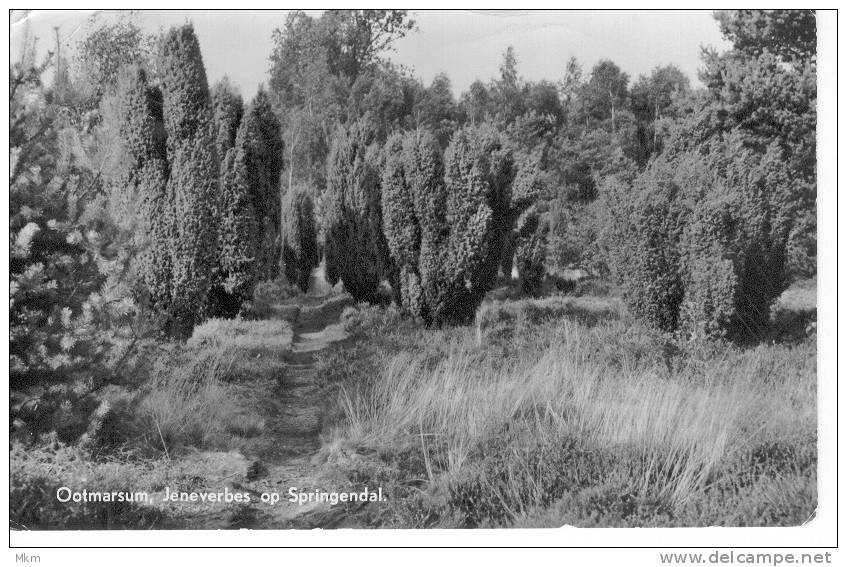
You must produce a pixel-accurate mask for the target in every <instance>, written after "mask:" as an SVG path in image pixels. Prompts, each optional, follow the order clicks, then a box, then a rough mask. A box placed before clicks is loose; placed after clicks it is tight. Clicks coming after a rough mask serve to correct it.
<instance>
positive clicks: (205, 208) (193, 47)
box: [161, 24, 220, 336]
mask: <svg viewBox="0 0 847 567" xmlns="http://www.w3.org/2000/svg"><path fill="white" fill-rule="evenodd" d="M161 66H162V69H161V73H162V99H163V100H162V102H163V116H164V123H165V130H166V131H167V151H168V158H169V161H170V166H171V171H170V177H169V179H168V192H169V193H170V194H171V195H172V198H173V211H174V219H175V222H174V224H175V227H174V231H173V232H174V234H173V238H172V241H171V254H172V269H173V278H172V309H171V312H172V316H173V327H172V332H173V334H175V335H177V336H185V335H187V334H189V333H190V332H191V329H192V328H193V326H194V325H195V324H196V323H197V322H198V321H199V320H200V319H201V318H202V317H203V316H204V305H205V303H206V300H207V297H206V296H207V294H208V292H209V289H210V286H211V284H212V275H213V270H214V266H215V252H216V249H217V230H216V229H217V226H216V219H215V215H214V213H215V211H216V209H217V206H216V205H217V202H218V199H219V196H220V191H219V180H218V172H219V164H218V157H217V152H216V149H215V127H214V120H213V114H212V104H211V99H210V96H209V86H208V83H207V81H206V70H205V69H204V67H203V60H202V57H201V55H200V45H199V44H198V42H197V36H196V35H195V34H194V28H193V27H192V26H191V25H190V24H187V25H184V26H182V27H179V28H173V29H171V31H170V32H168V34H167V35H166V36H165V39H164V43H163V48H162V58H161Z"/></svg>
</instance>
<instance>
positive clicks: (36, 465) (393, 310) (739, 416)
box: [8, 9, 836, 564]
mask: <svg viewBox="0 0 847 567" xmlns="http://www.w3.org/2000/svg"><path fill="white" fill-rule="evenodd" d="M824 18H826V19H827V20H831V21H832V23H833V25H831V26H829V28H828V29H830V30H834V29H835V25H834V22H835V18H836V14H835V13H829V14H825V13H824V11H819V12H816V11H815V10H809V9H779V10H764V9H755V10H753V9H739V10H731V9H725V10H706V9H701V10H685V11H683V10H679V11H673V10H664V11H650V10H578V11H570V10H493V9H492V10H414V9H327V10H309V9H306V10H296V9H285V10H176V9H174V10H152V9H151V10H131V9H111V10H67V9H64V10H27V9H15V10H10V15H9V39H10V41H9V49H10V52H9V162H8V168H9V194H8V206H9V210H8V214H9V217H8V218H9V255H8V273H9V288H8V289H9V301H8V305H9V314H8V321H9V337H10V339H9V340H10V342H9V372H8V388H9V470H8V473H9V489H10V493H9V501H8V505H9V529H10V538H11V540H12V541H13V542H14V541H15V538H17V537H27V538H28V539H27V540H26V541H29V542H38V541H45V542H46V541H48V539H47V538H49V537H53V535H54V534H55V532H67V533H66V535H67V536H72V535H73V534H77V533H78V534H80V536H79V537H82V538H84V537H85V534H86V533H89V532H98V533H101V534H103V535H102V537H103V538H104V539H103V540H102V542H101V543H99V544H98V543H95V544H92V545H108V543H106V542H107V541H108V538H109V537H111V535H112V533H114V532H150V531H152V532H156V533H160V532H168V531H174V530H180V531H189V532H191V535H192V536H193V535H195V534H197V533H200V534H201V535H202V533H206V534H207V535H206V540H204V541H206V542H207V543H206V544H205V545H215V541H214V540H215V538H218V537H228V536H226V535H221V536H218V535H213V534H218V533H220V534H225V533H227V532H239V533H242V534H245V533H248V534H249V533H253V532H257V531H284V532H285V533H286V536H285V537H287V538H289V539H287V540H286V541H289V542H290V541H294V540H292V539H291V538H295V540H296V538H297V537H299V536H298V535H297V534H298V533H303V534H306V533H307V532H309V531H312V530H316V529H318V530H320V532H319V533H327V532H332V531H334V530H338V531H344V530H355V531H356V532H362V533H364V532H369V531H384V532H386V531H391V530H416V531H417V532H420V533H425V532H428V531H432V530H453V533H456V530H460V529H463V530H466V531H468V530H470V532H474V531H478V530H492V529H494V530H501V531H502V533H504V534H507V533H509V532H511V531H513V530H528V531H527V533H530V531H531V532H532V533H535V531H536V530H545V529H546V530H548V531H547V532H543V533H548V534H553V535H555V533H556V532H555V531H552V529H554V528H562V527H564V526H570V527H571V528H572V529H571V531H568V532H565V533H569V534H571V535H570V536H568V537H569V540H568V541H570V542H573V541H574V538H581V537H583V535H582V534H591V533H592V532H594V531H596V530H592V529H591V528H619V530H616V531H613V532H605V533H606V536H605V537H606V538H608V539H609V540H610V541H611V539H612V538H614V537H616V536H615V535H609V534H610V533H611V534H615V533H620V534H624V533H627V531H628V530H627V528H715V527H720V528H736V529H738V530H733V531H732V533H735V534H736V540H735V541H740V542H742V543H740V544H738V545H743V541H744V539H743V538H744V535H743V534H744V531H743V530H744V529H752V528H797V529H798V530H802V529H807V528H804V526H811V525H813V524H815V525H817V526H819V527H820V526H821V522H822V521H821V520H820V518H819V517H818V514H819V509H820V506H821V505H822V504H821V503H822V500H825V499H827V500H828V501H829V502H830V505H831V506H830V508H829V510H830V513H831V514H833V516H832V518H830V519H834V513H835V512H834V507H835V492H834V487H835V484H834V475H835V466H836V461H835V444H834V440H835V430H834V423H835V421H834V419H835V398H834V396H828V397H826V398H824V397H820V396H819V394H820V387H819V386H820V383H821V382H823V381H824V380H825V381H827V382H828V383H829V384H831V385H832V389H831V390H828V391H831V392H834V391H835V386H834V383H835V380H836V375H835V359H834V357H835V350H834V347H831V348H830V349H829V351H828V357H829V359H830V360H829V361H828V362H827V365H828V366H827V368H828V369H831V371H830V370H828V371H827V372H826V373H825V374H824V373H820V374H819V365H820V364H821V363H822V362H821V360H822V359H819V349H818V299H819V295H820V293H821V291H820V290H823V289H827V290H828V292H827V293H829V294H830V295H829V298H828V301H829V303H827V305H828V306H829V310H830V311H832V313H831V316H830V319H829V320H830V322H832V321H834V317H835V313H834V310H835V301H836V299H835V278H834V274H835V271H834V266H835V258H834V255H833V253H832V252H830V254H829V256H827V262H829V263H830V266H832V267H831V268H827V270H828V271H827V273H828V274H830V275H831V277H830V279H829V281H827V282H824V276H823V275H822V276H821V281H819V279H818V241H819V240H820V241H821V248H823V247H828V248H829V250H830V251H832V250H834V249H835V247H836V242H835V233H834V221H828V222H830V223H831V225H832V226H831V227H830V228H832V229H833V232H832V233H831V234H830V236H829V237H828V238H824V237H823V236H819V229H820V226H819V224H820V222H819V208H821V207H819V198H820V197H822V195H823V193H824V192H826V193H827V194H828V195H829V196H830V197H831V200H830V201H828V202H829V203H832V204H834V202H835V200H834V195H835V190H836V186H835V161H834V159H833V158H832V157H831V158H830V160H829V161H828V162H827V168H829V170H828V171H827V172H826V175H827V177H826V179H827V184H826V186H825V187H824V185H822V186H821V189H820V190H819V188H818V169H819V159H818V154H819V146H820V145H821V144H824V143H826V144H828V145H829V147H830V148H834V145H835V138H834V135H833V136H830V137H829V139H827V140H826V141H825V142H824V141H823V140H822V138H821V136H820V135H819V132H818V125H819V120H818V90H819V86H820V88H821V90H823V88H824V87H823V86H822V85H823V84H824V83H822V82H820V81H821V77H819V76H818V75H819V73H818V61H819V57H818V55H819V51H818V49H819V41H820V38H819V30H821V29H822V21H823V20H824ZM829 34H830V35H829V36H828V37H829V39H832V40H833V41H832V44H833V45H834V43H835V41H834V40H835V37H834V34H835V32H834V31H830V32H829ZM834 59H835V54H834V52H833V49H832V48H830V52H829V59H828V60H827V61H828V64H829V67H828V68H827V73H828V74H829V78H828V82H827V83H826V84H827V85H829V86H828V87H826V88H828V89H829V92H828V93H827V96H829V99H828V100H830V103H829V111H830V115H829V119H828V121H829V122H830V123H831V125H832V126H833V127H832V128H831V129H829V130H827V131H828V132H830V133H833V134H834V123H835V120H834V112H835V108H834V104H833V102H832V101H834V93H835V86H836V82H835V81H836V79H835V68H834V65H832V64H831V63H832V61H834ZM822 96H823V93H822ZM833 155H834V154H833ZM823 174H824V172H823V171H822V172H821V175H823ZM819 193H820V194H819ZM820 212H821V214H829V215H830V218H831V219H834V218H835V211H834V208H832V207H830V211H829V212H827V211H820ZM821 222H822V221H821ZM826 240H828V242H825V241H826ZM822 262H823V261H822ZM822 269H823V266H822ZM823 273H824V272H823V271H822V274H823ZM835 332H836V330H835V326H834V323H830V326H829V327H828V331H827V334H831V335H832V337H828V338H829V339H830V340H831V341H833V343H832V344H833V345H834V335H835ZM819 376H820V380H819ZM821 403H825V404H829V406H828V410H827V411H828V414H829V415H830V416H831V417H832V422H831V423H832V424H833V427H832V428H831V429H830V430H829V432H828V433H827V435H828V439H830V441H828V442H827V449H826V450H827V451H829V454H830V455H831V457H830V459H829V460H828V461H827V463H829V464H828V465H827V467H828V469H827V471H826V472H824V471H823V470H822V469H821V470H819V448H821V447H822V443H823V442H822V440H821V437H820V435H821V434H822V431H823V430H822V429H821V428H819V405H820V404H821ZM821 450H822V451H823V450H824V449H821ZM822 466H823V465H822ZM821 474H825V475H827V478H829V480H831V481H832V482H831V485H830V488H832V490H833V491H832V492H830V493H827V494H831V496H827V497H826V498H824V494H823V493H821V484H820V483H819V480H820V478H821V477H820V475H821ZM827 490H829V489H827ZM574 529H575V530H576V531H575V530H574ZM809 529H810V528H809ZM210 531H213V533H210ZM648 531H649V530H648ZM470 532H468V533H470ZM669 532H671V533H673V532H674V531H672V530H669ZM344 533H349V532H344ZM438 533H441V532H438ZM498 533H499V532H498ZM676 533H680V531H679V530H676ZM717 533H721V532H720V531H719V532H717ZM791 533H794V532H791ZM38 534H41V535H40V536H39V535H38ZM574 534H580V535H574ZM61 535H62V534H56V536H57V537H61ZM489 535H491V534H489ZM39 537H41V538H43V539H42V540H39ZM162 537H167V536H166V535H163V536H162ZM198 537H200V536H198ZM304 537H306V536H304ZM315 537H318V536H315ZM350 537H356V536H355V535H354V536H350ZM452 537H455V538H459V539H458V540H456V539H454V540H453V541H461V538H462V537H464V536H460V535H454V536H452ZM471 537H473V536H471ZM494 537H497V536H496V534H494ZM506 537H508V536H506ZM585 537H592V536H588V535H586V536H585ZM622 537H623V536H622ZM64 541H69V540H68V539H66V540H64ZM80 541H82V540H80ZM88 541H90V540H88ZM160 541H166V540H164V539H162V540H160ZM167 541H174V540H172V539H171V540H167ZM669 541H670V540H669ZM562 543H563V544H564V543H565V542H562ZM10 545H11V544H10ZM34 545H37V543H34ZM69 545H73V543H71V544H69ZM175 545H181V544H180V543H178V542H177V543H176V544H175ZM271 545H273V544H271ZM458 545H461V543H459V544H458ZM667 545H671V543H667ZM774 545H778V543H774ZM26 557H27V556H26V555H24V557H23V560H24V561H26ZM657 557H658V556H657ZM16 561H17V562H20V557H18V558H17V559H16ZM657 562H658V559H657ZM797 562H800V561H797ZM657 564H658V563H657Z"/></svg>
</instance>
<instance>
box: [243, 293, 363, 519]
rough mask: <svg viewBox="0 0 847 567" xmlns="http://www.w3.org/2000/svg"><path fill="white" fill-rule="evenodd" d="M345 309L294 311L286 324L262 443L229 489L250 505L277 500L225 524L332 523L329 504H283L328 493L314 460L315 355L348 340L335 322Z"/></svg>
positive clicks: (339, 304)
mask: <svg viewBox="0 0 847 567" xmlns="http://www.w3.org/2000/svg"><path fill="white" fill-rule="evenodd" d="M349 304H350V303H349V301H344V300H343V299H340V298H339V299H336V300H332V301H329V302H326V303H324V304H323V305H319V306H310V305H305V306H298V308H297V311H296V313H295V315H294V317H292V319H293V320H291V319H290V320H291V323H292V327H293V329H294V338H293V341H292V345H291V350H290V352H289V353H288V354H287V355H286V357H285V367H284V371H283V372H282V375H281V376H280V378H279V383H278V388H277V392H276V393H277V395H276V396H275V399H274V400H272V402H273V404H274V406H275V411H274V412H273V413H272V414H271V415H269V416H267V418H268V419H267V422H266V426H265V427H266V431H265V433H264V434H263V435H262V438H263V440H265V442H264V443H263V444H261V445H259V446H257V447H255V449H254V450H253V451H250V453H254V454H252V455H251V454H248V455H247V456H248V457H251V458H253V459H254V460H253V461H252V462H251V464H250V467H249V468H248V472H247V475H246V480H245V481H244V482H240V483H235V485H234V488H236V489H238V490H244V491H249V492H250V493H251V496H252V498H253V500H255V501H258V500H259V497H260V495H261V494H262V493H267V494H271V493H276V494H279V497H280V501H279V502H277V503H276V504H274V505H268V504H263V503H261V502H260V501H259V502H258V503H255V504H254V503H251V506H250V507H249V508H250V509H249V510H248V509H244V508H241V509H239V510H237V511H236V512H235V514H234V517H232V518H231V520H230V523H231V525H232V527H240V528H241V527H243V528H246V527H249V528H262V529H280V528H292V527H332V525H333V524H334V523H335V521H334V520H333V518H332V517H333V514H332V511H331V510H330V507H329V505H328V504H326V503H314V502H313V503H307V504H304V505H298V504H296V503H292V502H289V501H288V496H289V494H288V491H289V489H290V488H296V489H297V490H298V491H299V492H309V491H314V490H316V489H317V490H324V491H325V490H327V489H328V488H329V487H328V486H326V480H325V479H323V478H322V474H321V466H320V465H321V463H320V462H319V460H318V457H317V453H318V449H319V448H320V434H321V431H322V426H323V408H324V405H325V394H326V392H325V391H324V390H323V388H322V387H321V382H320V379H319V377H318V375H317V372H318V371H317V368H316V362H317V358H316V355H317V353H319V352H320V351H321V350H323V349H325V348H326V347H327V346H329V345H330V344H332V343H336V342H340V341H344V340H345V339H347V333H346V332H345V330H344V327H343V325H342V324H341V323H340V322H339V317H340V315H341V311H342V310H343V309H344V307H346V306H347V305H349ZM290 316H291V315H290V314H289V317H290ZM286 318H288V317H286Z"/></svg>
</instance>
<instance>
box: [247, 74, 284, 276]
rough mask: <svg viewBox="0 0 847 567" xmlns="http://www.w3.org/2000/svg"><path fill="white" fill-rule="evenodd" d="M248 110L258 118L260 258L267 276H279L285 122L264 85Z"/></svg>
mask: <svg viewBox="0 0 847 567" xmlns="http://www.w3.org/2000/svg"><path fill="white" fill-rule="evenodd" d="M247 113H248V114H250V115H251V116H252V117H253V120H254V121H255V123H254V125H253V126H252V127H253V128H255V134H254V135H255V136H256V142H257V143H256V144H255V145H253V146H251V152H252V153H253V156H252V157H251V159H250V163H251V165H252V168H253V171H254V174H253V175H254V179H253V183H252V184H251V190H252V192H253V206H254V209H255V210H256V213H257V215H258V217H257V218H258V226H259V229H260V231H261V234H262V246H261V248H260V249H259V256H258V262H259V266H260V274H261V275H262V277H263V278H266V279H273V278H275V277H276V276H277V274H278V270H279V265H280V255H281V253H282V239H281V236H282V233H281V210H280V206H281V205H280V202H281V196H280V175H281V174H282V168H283V156H284V144H283V141H282V126H281V125H280V122H279V119H278V118H277V116H276V113H274V111H273V107H272V106H271V101H270V99H269V98H268V94H267V92H266V91H265V90H264V88H263V87H260V88H259V92H258V93H256V96H255V97H254V98H253V100H252V101H251V103H250V107H249V108H248V109H247Z"/></svg>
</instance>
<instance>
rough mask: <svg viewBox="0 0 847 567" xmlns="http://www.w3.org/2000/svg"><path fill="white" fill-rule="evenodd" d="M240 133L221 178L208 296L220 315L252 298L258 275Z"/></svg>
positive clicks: (256, 237) (256, 240) (257, 244)
mask: <svg viewBox="0 0 847 567" xmlns="http://www.w3.org/2000/svg"><path fill="white" fill-rule="evenodd" d="M248 120H249V118H248ZM244 132H246V130H239V136H238V140H237V142H236V148H230V149H229V151H227V153H226V158H225V159H224V163H223V169H224V174H223V176H222V178H221V198H220V216H219V219H218V222H219V226H218V265H217V274H216V276H217V277H216V282H215V284H216V285H215V287H214V292H213V293H212V297H211V301H212V305H211V308H212V310H213V314H214V315H216V316H220V317H234V316H235V315H237V314H238V311H239V310H240V308H241V305H242V303H243V302H244V301H245V300H249V299H250V298H251V297H252V295H253V289H254V288H255V286H256V283H257V280H258V275H259V263H258V261H257V257H258V255H259V247H260V246H261V245H262V242H261V234H260V232H259V227H258V221H257V220H256V211H255V210H254V208H253V200H252V198H251V195H250V192H249V182H250V170H249V168H248V160H247V159H246V156H245V152H244V151H243V150H244V146H245V145H246V144H245V141H244V140H243V139H242V133H244Z"/></svg>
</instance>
